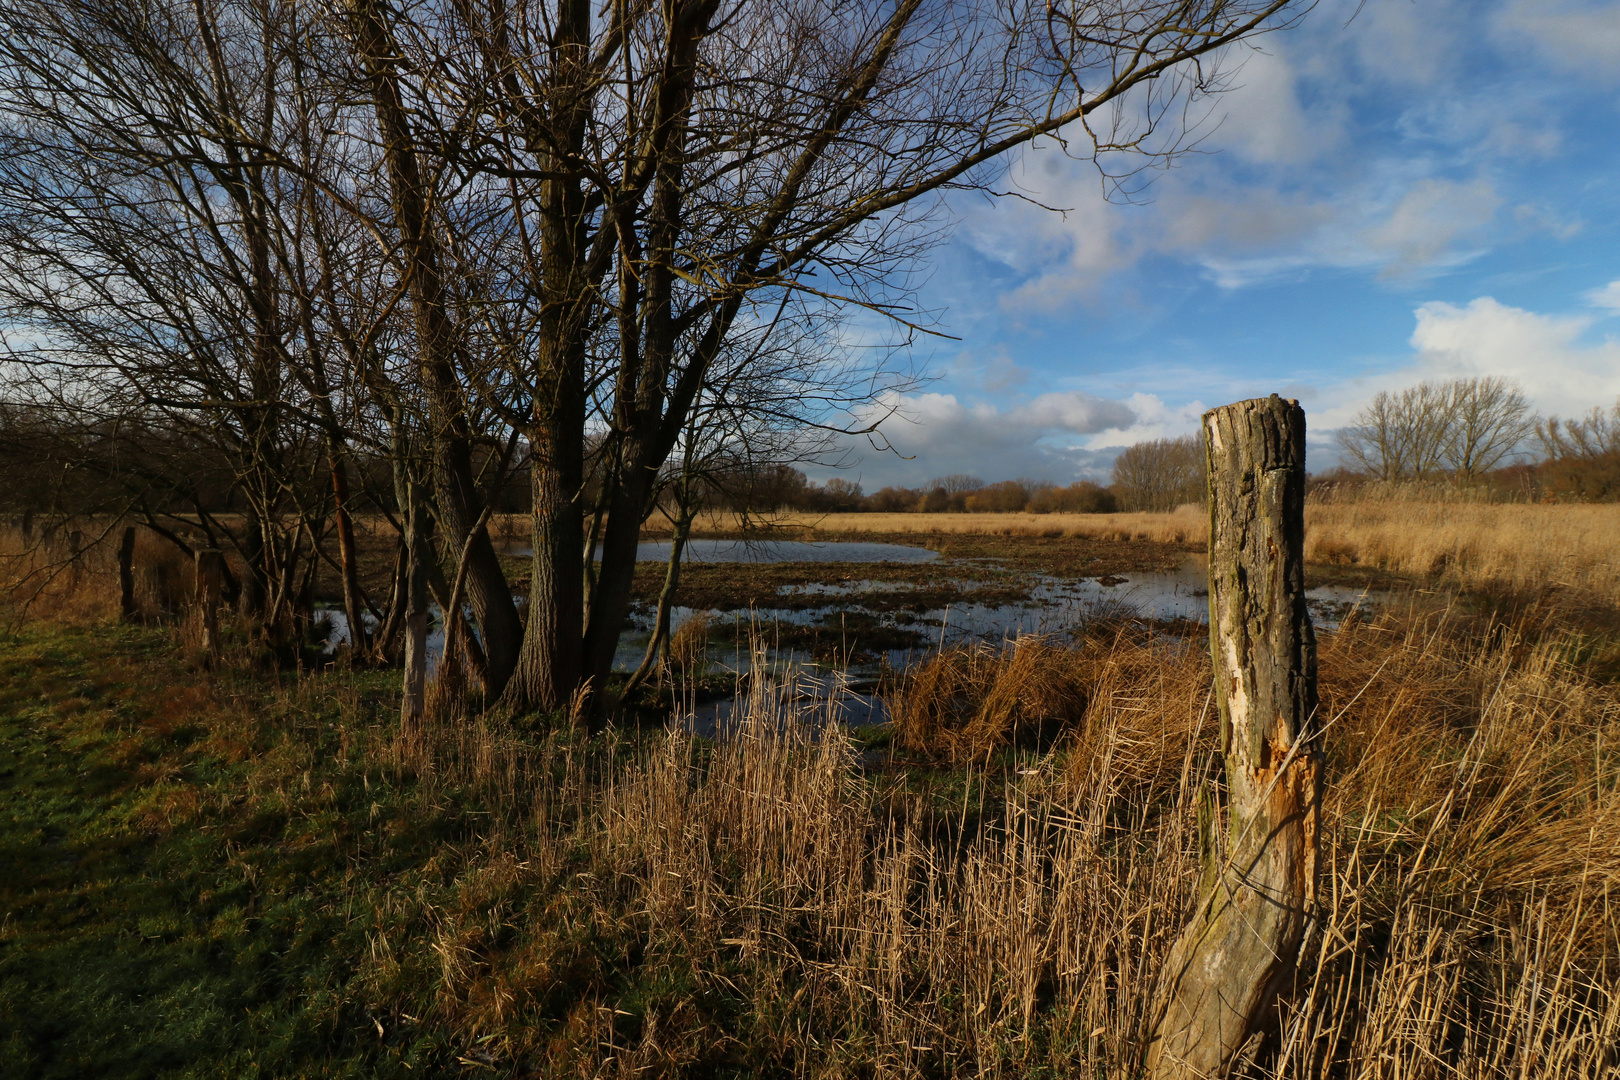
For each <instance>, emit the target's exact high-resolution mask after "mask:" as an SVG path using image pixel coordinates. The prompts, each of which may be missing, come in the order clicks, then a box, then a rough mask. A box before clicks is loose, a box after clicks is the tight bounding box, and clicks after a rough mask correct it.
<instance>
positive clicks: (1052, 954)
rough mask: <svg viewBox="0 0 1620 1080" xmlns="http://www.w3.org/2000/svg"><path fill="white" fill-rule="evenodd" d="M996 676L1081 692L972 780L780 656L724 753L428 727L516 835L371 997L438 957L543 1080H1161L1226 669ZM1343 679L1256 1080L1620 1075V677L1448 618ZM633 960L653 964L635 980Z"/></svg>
mask: <svg viewBox="0 0 1620 1080" xmlns="http://www.w3.org/2000/svg"><path fill="white" fill-rule="evenodd" d="M1032 646H1033V647H1034V649H1033V651H1024V650H1026V649H1030V648H1031V647H1032ZM1020 652H1024V655H1023V656H1022V657H1020ZM997 662H998V661H997V659H996V658H995V657H993V656H990V655H989V654H984V655H978V656H973V657H965V658H958V660H957V661H955V663H956V665H957V667H958V668H959V669H964V670H965V669H967V668H971V669H972V670H973V672H975V673H976V675H975V679H976V681H972V680H970V681H969V682H970V689H969V690H966V691H964V690H962V689H961V685H958V686H957V688H956V689H955V690H953V691H952V693H968V694H969V696H970V697H971V696H972V693H973V691H972V690H971V686H977V687H979V691H978V693H979V694H980V697H979V699H977V700H979V701H980V703H981V704H984V703H991V704H992V705H993V704H994V702H995V701H996V700H997V694H996V689H995V687H996V683H997V681H998V680H997V677H996V676H997V673H996V672H993V671H990V670H987V669H988V667H989V666H993V665H994V664H995V663H997ZM999 662H1001V663H1003V664H1005V665H1006V666H1007V668H1008V670H1009V671H1013V670H1016V671H1020V672H1026V673H1027V672H1029V671H1034V670H1036V669H1039V671H1040V672H1044V675H1042V677H1043V678H1044V679H1046V680H1047V681H1049V682H1054V684H1060V685H1065V686H1066V685H1070V684H1071V683H1072V682H1074V681H1076V680H1079V681H1083V682H1084V684H1085V694H1086V706H1085V709H1084V714H1083V717H1075V716H1070V717H1069V719H1068V722H1067V723H1066V724H1065V725H1064V729H1065V732H1066V734H1065V737H1064V738H1063V739H1062V740H1061V741H1059V743H1058V744H1057V745H1056V747H1054V748H1053V749H1052V750H1050V751H1047V752H1041V753H1033V752H1027V751H1026V752H1023V753H1019V752H1017V751H1016V750H1006V751H1005V752H1003V753H1002V754H1000V755H999V756H990V755H984V756H980V757H979V758H978V759H977V761H978V763H977V764H976V765H971V766H970V767H966V768H964V767H962V766H960V765H951V764H948V762H949V760H950V758H951V757H952V755H951V753H950V747H949V746H948V745H945V744H943V743H942V744H938V745H937V747H936V748H937V749H938V751H939V753H940V755H941V756H940V758H939V759H938V761H939V764H937V765H932V766H930V765H928V764H927V763H926V762H919V761H917V760H916V759H912V760H911V764H908V765H903V766H902V765H896V766H893V767H890V768H887V769H884V770H881V771H880V772H878V773H877V774H868V773H866V772H863V771H862V769H860V768H857V767H855V764H854V763H855V762H856V761H857V760H858V758H857V751H858V747H857V746H856V745H855V744H854V743H853V742H852V741H851V739H850V737H849V735H848V734H847V733H845V732H844V731H843V730H842V729H840V728H838V727H837V726H836V725H829V724H806V723H805V722H804V719H805V718H804V716H803V715H802V714H794V713H791V712H790V711H789V710H790V709H791V706H790V705H789V704H787V703H786V698H785V697H784V696H783V695H781V694H779V693H777V692H776V689H775V687H774V686H773V685H772V684H771V681H770V679H769V678H768V677H767V675H766V672H765V669H764V668H763V667H761V668H760V669H759V670H758V671H756V673H755V675H754V677H753V678H752V679H751V680H750V681H749V683H748V686H749V687H750V696H749V697H748V699H747V709H746V720H745V722H744V724H743V727H742V729H741V730H740V731H739V732H738V733H737V735H736V737H734V738H729V739H727V740H725V741H722V742H719V743H707V742H704V741H702V740H695V739H693V738H692V737H690V736H687V735H685V734H682V733H680V732H679V731H677V730H671V731H669V732H667V733H666V734H663V735H660V736H657V737H656V738H653V739H651V740H650V741H644V742H640V743H634V742H628V741H623V740H618V741H614V740H610V744H611V745H610V746H608V747H606V748H604V747H603V746H602V745H600V744H598V743H584V742H581V741H580V740H579V739H578V737H577V736H578V733H577V731H575V730H574V729H568V728H564V729H561V730H559V731H554V732H553V733H552V734H551V735H549V736H548V737H547V738H546V739H545V740H543V742H542V743H541V744H539V745H538V746H535V745H532V744H526V743H524V742H522V741H521V740H514V739H511V738H508V737H506V736H502V735H499V734H498V732H497V730H496V729H488V728H486V729H481V730H482V734H478V733H476V732H475V730H474V728H472V727H469V726H468V725H466V724H460V723H455V724H449V725H447V726H445V727H442V728H440V729H437V730H438V731H439V732H440V734H439V735H437V736H434V735H430V736H428V737H426V738H425V740H424V741H421V742H419V743H418V744H416V745H415V748H414V749H412V750H411V751H410V752H409V753H408V754H405V755H404V756H402V757H401V758H400V759H399V760H400V766H399V767H400V768H401V769H405V770H407V771H409V770H416V771H417V773H418V774H421V772H422V771H424V770H425V771H427V772H431V773H432V774H433V775H434V776H436V777H437V778H438V780H437V781H436V782H438V783H441V784H445V785H449V786H450V787H451V788H454V789H457V790H464V789H465V786H466V785H473V786H478V785H479V784H482V785H484V786H485V788H486V789H487V790H488V791H489V793H490V797H491V800H492V802H494V803H498V804H499V806H500V807H502V808H503V809H502V810H501V811H500V813H499V814H497V815H496V816H497V817H500V818H504V820H505V821H506V822H507V824H506V825H504V826H500V827H496V826H495V825H494V823H493V821H492V823H491V826H490V828H491V832H492V833H494V834H498V835H499V837H500V840H499V842H498V843H494V842H490V843H486V844H485V845H484V846H483V847H482V848H481V849H480V852H479V853H478V854H476V855H472V856H470V857H469V858H467V859H466V862H465V864H464V868H463V869H462V870H461V871H460V873H459V875H457V876H455V877H454V880H453V881H452V882H451V884H449V885H448V886H445V887H443V888H440V889H439V890H438V891H437V892H436V893H435V892H432V891H424V890H418V891H417V892H416V893H414V894H411V895H404V894H400V893H396V894H395V895H394V896H393V897H392V898H391V900H390V901H389V902H390V903H392V904H393V905H395V907H394V910H393V912H392V914H391V916H390V919H391V921H392V924H393V926H392V929H391V930H389V931H387V932H381V933H379V935H378V937H377V941H376V945H375V948H374V950H373V957H372V959H371V960H370V961H368V962H367V963H365V964H364V965H363V971H362V974H363V976H364V978H365V979H366V980H367V981H368V985H370V986H371V988H372V990H371V993H372V994H373V995H374V997H373V999H372V1007H374V1008H376V1009H378V1010H380V1011H386V1010H389V1009H394V1010H396V1011H397V1010H406V1002H405V1001H404V1000H403V999H400V1000H394V1001H390V1000H389V998H388V993H387V991H388V988H389V987H390V986H394V985H397V984H398V982H399V977H398V971H400V970H402V969H404V968H406V967H409V966H410V964H411V961H410V960H409V959H408V958H407V957H406V956H405V955H403V954H408V953H410V952H411V951H412V950H415V951H417V952H418V953H420V952H422V951H423V950H426V951H427V953H428V954H430V955H431V957H432V958H433V960H432V962H431V964H428V963H427V962H426V961H423V960H420V959H419V960H418V961H416V963H417V965H418V967H421V968H425V969H427V970H430V971H431V975H432V978H433V980H434V983H435V985H436V987H437V990H436V994H435V998H434V1005H433V1009H434V1016H435V1019H436V1020H437V1022H439V1023H441V1024H444V1025H446V1026H448V1027H450V1028H451V1029H453V1030H456V1031H459V1032H461V1033H463V1036H464V1037H465V1038H466V1039H468V1040H471V1041H475V1042H476V1045H478V1046H480V1047H483V1048H484V1051H482V1052H487V1053H489V1054H491V1055H493V1057H492V1058H491V1060H492V1061H499V1062H502V1063H507V1064H511V1065H513V1066H514V1067H516V1068H518V1069H519V1070H520V1071H522V1070H535V1071H538V1072H541V1073H544V1074H547V1075H593V1076H599V1075H624V1076H629V1075H632V1074H636V1073H641V1072H649V1071H650V1072H654V1073H658V1074H682V1073H689V1072H708V1071H712V1070H713V1069H716V1068H732V1069H741V1070H744V1071H750V1072H757V1073H761V1074H772V1075H805V1076H844V1075H851V1074H859V1075H871V1076H887V1075H893V1076H901V1075H905V1076H911V1075H918V1074H920V1073H921V1074H929V1075H944V1076H970V1075H971V1076H1028V1075H1045V1074H1048V1073H1050V1074H1053V1075H1058V1074H1062V1075H1087V1076H1099V1077H1127V1076H1134V1075H1137V1073H1136V1070H1137V1069H1138V1067H1139V1063H1140V1055H1141V1050H1142V1045H1143V1041H1144V1039H1145V1037H1146V1035H1147V1032H1148V1030H1149V1027H1150V1025H1151V1008H1152V1002H1153V1000H1154V994H1155V992H1156V988H1157V984H1158V979H1159V976H1160V964H1161V963H1162V961H1163V958H1164V956H1165V953H1166V950H1167V948H1168V946H1169V943H1170V941H1171V940H1172V939H1173V937H1174V935H1175V933H1176V932H1177V930H1178V929H1179V927H1180V925H1181V923H1182V920H1183V918H1184V916H1185V912H1186V909H1187V905H1188V903H1189V900H1190V895H1191V892H1190V890H1191V888H1192V884H1193V878H1194V874H1195V869H1196V868H1195V855H1194V850H1193V849H1194V844H1195V839H1194V829H1195V822H1196V810H1195V802H1196V799H1195V794H1194V793H1195V792H1196V791H1197V790H1198V788H1199V786H1200V784H1202V783H1205V782H1209V781H1213V780H1214V779H1216V777H1217V768H1216V763H1217V755H1216V746H1215V740H1216V733H1215V728H1216V726H1217V725H1216V722H1215V719H1214V718H1213V717H1212V715H1211V703H1210V697H1209V688H1208V678H1209V667H1208V662H1207V659H1206V657H1205V654H1204V649H1203V648H1202V647H1200V645H1198V644H1197V643H1189V642H1181V641H1177V640H1173V639H1169V640H1167V639H1159V638H1148V637H1142V636H1132V635H1130V634H1126V633H1121V634H1120V635H1119V636H1117V637H1114V638H1103V639H1098V638H1094V639H1092V640H1088V641H1086V642H1084V643H1082V644H1081V645H1080V646H1079V647H1078V648H1071V649H1064V650H1058V649H1057V648H1056V647H1055V646H1052V645H1050V644H1049V643H1048V644H1038V643H1033V642H1026V643H1023V644H1022V646H1021V647H1019V648H1013V649H1009V650H1007V651H1005V652H1004V653H1002V654H1001V659H1000V661H999ZM1064 664H1067V665H1068V672H1067V674H1064V673H1062V672H1059V671H1058V670H1057V669H1058V668H1059V667H1061V666H1062V665H1064ZM1060 676H1061V677H1060ZM927 685H928V684H926V682H924V681H915V680H914V681H913V682H911V683H910V684H909V686H907V685H902V687H901V689H900V690H899V691H898V693H901V694H905V693H908V692H909V693H913V694H916V693H922V692H927V691H926V686H927ZM962 685H969V684H962ZM1322 697H1323V715H1324V719H1325V722H1326V724H1327V747H1328V759H1329V768H1330V782H1329V795H1328V800H1327V805H1326V812H1325V829H1326V832H1325V852H1324V855H1325V858H1324V865H1325V867H1326V870H1325V880H1324V882H1323V895H1324V903H1323V907H1322V909H1321V911H1320V912H1319V917H1318V919H1317V921H1316V923H1315V924H1314V925H1313V928H1312V931H1311V935H1310V937H1309V939H1308V941H1307V944H1306V947H1305V950H1304V955H1303V959H1302V965H1301V976H1300V978H1299V980H1298V983H1297V985H1296V986H1295V987H1294V988H1293V989H1292V991H1291V992H1290V993H1288V994H1287V995H1286V996H1285V997H1284V999H1283V1000H1282V1001H1280V1002H1279V1004H1278V1009H1277V1016H1276V1025H1275V1029H1274V1030H1273V1032H1272V1034H1271V1036H1270V1037H1269V1039H1268V1041H1267V1042H1266V1043H1265V1044H1264V1045H1263V1046H1262V1047H1261V1048H1260V1050H1259V1052H1258V1053H1257V1054H1256V1056H1255V1057H1254V1058H1253V1060H1251V1061H1249V1062H1248V1063H1247V1064H1246V1065H1245V1067H1244V1070H1243V1071H1244V1072H1245V1073H1246V1074H1247V1075H1252V1076H1277V1077H1284V1076H1286V1077H1318V1076H1320V1077H1328V1076H1333V1077H1404V1076H1411V1077H1418V1076H1442V1075H1444V1076H1505V1075H1521V1076H1538V1077H1540V1076H1546V1077H1597V1076H1604V1075H1612V1074H1613V1072H1614V1070H1615V1069H1617V1068H1620V1050H1617V1047H1620V919H1617V917H1616V913H1615V908H1614V898H1615V896H1617V895H1620V843H1617V842H1616V840H1615V839H1614V838H1615V837H1616V836H1617V835H1620V757H1617V755H1616V753H1615V749H1614V747H1615V746H1616V738H1617V736H1620V694H1617V693H1616V691H1615V689H1614V688H1613V687H1612V686H1607V685H1603V684H1600V683H1597V682H1595V681H1593V680H1591V679H1589V678H1588V677H1587V676H1586V675H1584V674H1583V673H1582V671H1581V670H1579V669H1578V668H1577V667H1575V666H1573V665H1572V664H1571V663H1570V661H1569V658H1568V651H1567V649H1566V648H1565V647H1564V646H1563V645H1562V644H1561V643H1560V642H1559V641H1558V640H1557V639H1556V638H1548V639H1546V640H1543V641H1541V642H1539V643H1532V642H1530V641H1529V640H1527V639H1520V638H1519V637H1518V636H1516V634H1515V633H1514V632H1513V631H1512V630H1511V629H1509V628H1505V627H1501V626H1497V627H1495V628H1493V629H1491V630H1490V631H1489V632H1483V633H1481V632H1479V628H1477V627H1467V626H1463V625H1462V624H1459V623H1456V622H1454V621H1452V620H1451V619H1450V617H1449V616H1447V615H1445V614H1444V613H1440V614H1430V615H1427V616H1421V615H1413V614H1407V615H1391V616H1387V617H1384V618H1382V619H1380V620H1378V621H1375V622H1370V623H1365V624H1355V625H1351V626H1349V627H1347V628H1345V629H1344V630H1341V631H1340V632H1338V633H1336V634H1333V635H1329V636H1327V637H1326V638H1325V639H1324V645H1323V650H1322ZM1066 700H1067V701H1069V703H1071V704H1072V699H1066ZM1003 704H1005V702H1003ZM1046 704H1049V703H1046ZM896 706H897V709H898V710H899V711H902V712H903V711H904V710H905V709H906V708H908V707H912V708H915V707H916V703H912V704H911V705H910V706H908V704H907V703H906V702H904V701H899V702H896ZM996 707H997V708H999V707H1000V706H996ZM1045 707H1046V705H1045V704H1043V703H1042V699H1040V698H1039V697H1038V696H1037V697H1035V698H1031V699H1029V700H1028V701H1026V702H1025V703H1024V704H1023V705H1022V706H1018V705H1016V703H1015V704H1014V705H1013V706H1012V707H1011V711H1012V712H1014V713H1019V712H1020V711H1021V713H1022V715H1021V719H1022V721H1024V722H1039V721H1040V720H1041V719H1042V717H1041V716H1039V715H1038V714H1039V713H1040V712H1042V711H1043V710H1044V709H1045ZM970 711H971V710H970ZM974 715H981V714H979V713H975V714H974ZM812 733H815V734H814V737H812ZM436 740H437V741H436ZM492 741H493V742H492ZM1002 745H1003V746H1005V745H1007V744H1006V743H1005V742H1003V743H1002ZM1009 755H1010V756H1009ZM480 777H483V778H484V779H482V780H480V779H479V778H480ZM463 797H464V796H463ZM581 935H583V936H584V939H585V940H588V941H590V942H593V944H591V945H590V947H589V948H588V949H585V950H584V951H585V952H586V953H589V954H590V955H591V956H593V957H595V959H592V960H590V961H588V962H587V961H586V960H583V959H581V946H580V944H579V942H580V940H581ZM604 942H606V943H607V944H604ZM615 950H618V952H617V953H615ZM604 951H605V952H607V953H609V954H615V955H621V956H622V957H630V956H632V955H633V956H634V957H635V958H636V959H635V970H636V973H637V974H636V977H635V980H634V984H635V986H636V989H635V990H634V991H633V992H631V993H629V994H628V995H627V993H626V991H625V989H624V984H625V975H624V969H623V968H622V967H618V966H615V964H614V963H606V964H604V962H603V961H602V960H601V955H602V954H603V952H604ZM622 962H623V963H628V961H627V960H626V961H622ZM565 986H566V987H568V988H567V989H564V987H565ZM632 998H633V1003H632V1001H631V999H632ZM716 1003H723V1004H716ZM406 1011H408V1010H406ZM539 1016H551V1017H553V1018H554V1019H553V1021H552V1022H551V1023H550V1024H549V1025H548V1024H539V1023H536V1022H535V1020H534V1018H535V1017H539Z"/></svg>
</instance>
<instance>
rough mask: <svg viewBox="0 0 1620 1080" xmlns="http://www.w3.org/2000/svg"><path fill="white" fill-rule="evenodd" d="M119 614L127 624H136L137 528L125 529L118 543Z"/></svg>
mask: <svg viewBox="0 0 1620 1080" xmlns="http://www.w3.org/2000/svg"><path fill="white" fill-rule="evenodd" d="M118 612H119V617H120V618H121V619H123V620H124V621H125V622H134V621H135V616H136V615H137V614H139V613H138V612H137V611H136V608H135V526H133V525H127V526H125V527H124V535H123V537H122V538H120V539H119V541H118Z"/></svg>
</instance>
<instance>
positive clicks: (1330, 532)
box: [1305, 499, 1620, 604]
mask: <svg viewBox="0 0 1620 1080" xmlns="http://www.w3.org/2000/svg"><path fill="white" fill-rule="evenodd" d="M1305 545H1306V546H1305V557H1306V558H1307V559H1308V560H1311V561H1316V562H1330V563H1354V564H1359V565H1363V566H1373V567H1377V568H1379V569H1384V570H1394V571H1398V572H1401V573H1408V574H1418V575H1426V576H1431V577H1438V578H1440V579H1441V580H1443V581H1446V582H1448V583H1451V584H1456V585H1461V586H1464V587H1480V586H1487V585H1489V586H1495V587H1505V588H1510V589H1515V590H1539V589H1544V588H1549V587H1557V588H1565V589H1575V590H1579V591H1582V592H1587V593H1590V594H1592V595H1594V596H1596V597H1599V598H1601V599H1602V600H1603V601H1605V602H1607V603H1610V604H1616V603H1620V504H1613V503H1610V504H1589V505H1588V504H1572V505H1554V504H1540V503H1531V504H1523V503H1519V504H1514V503H1495V504H1492V503H1468V502H1416V501H1410V500H1405V499H1386V500H1373V499H1364V500H1360V501H1355V502H1316V503H1311V504H1308V505H1307V506H1306V508H1305Z"/></svg>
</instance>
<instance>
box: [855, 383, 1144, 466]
mask: <svg viewBox="0 0 1620 1080" xmlns="http://www.w3.org/2000/svg"><path fill="white" fill-rule="evenodd" d="M1134 400H1135V399H1133V402H1134ZM878 408H880V409H881V410H883V411H890V410H893V412H894V415H893V416H892V417H891V418H890V419H889V420H888V421H887V422H885V423H884V424H883V428H882V432H883V435H884V437H885V438H887V439H888V441H889V443H890V444H891V445H892V446H893V448H894V450H895V451H896V453H893V454H889V453H878V454H874V453H870V452H867V451H866V449H865V448H862V450H861V461H860V464H859V466H858V468H857V470H856V472H857V474H858V475H859V477H860V479H861V482H862V483H863V484H864V485H865V486H866V488H867V490H869V491H870V490H874V489H876V488H878V487H881V486H883V485H885V484H907V485H913V486H915V485H918V484H921V483H923V482H924V481H925V480H927V479H929V478H930V477H934V476H942V475H945V474H947V473H972V474H974V475H976V476H980V477H983V478H984V479H986V480H991V481H994V480H1005V479H1009V478H1013V477H1019V476H1027V477H1033V478H1036V479H1050V480H1056V481H1060V482H1063V483H1067V482H1069V481H1071V480H1074V479H1078V478H1081V477H1084V476H1097V475H1106V473H1107V468H1108V465H1109V464H1110V463H1111V462H1112V460H1113V454H1112V453H1108V452H1102V453H1098V452H1096V451H1094V450H1092V449H1091V448H1090V447H1087V446H1084V445H1081V443H1082V442H1083V441H1084V440H1085V439H1086V437H1087V436H1091V435H1095V434H1096V433H1099V432H1108V431H1117V430H1121V429H1128V428H1130V427H1132V426H1133V425H1134V424H1135V423H1136V422H1137V416H1136V413H1135V412H1134V410H1133V407H1132V404H1129V403H1126V402H1121V401H1115V400H1111V399H1109V398H1102V397H1097V396H1094V395H1092V394H1086V393H1083V392H1080V391H1053V392H1051V393H1046V394H1041V395H1038V396H1036V397H1034V398H1031V399H1029V400H1027V401H1021V402H1016V403H1013V404H1011V405H1006V406H999V405H996V404H993V403H991V402H987V401H977V402H970V401H964V400H962V399H961V398H959V397H957V396H956V395H955V394H937V393H924V394H908V395H906V396H904V397H897V396H890V397H888V398H886V399H884V400H883V401H881V402H880V403H879V404H878ZM842 475H845V476H849V475H850V474H849V473H848V472H847V471H846V472H844V473H843V474H842Z"/></svg>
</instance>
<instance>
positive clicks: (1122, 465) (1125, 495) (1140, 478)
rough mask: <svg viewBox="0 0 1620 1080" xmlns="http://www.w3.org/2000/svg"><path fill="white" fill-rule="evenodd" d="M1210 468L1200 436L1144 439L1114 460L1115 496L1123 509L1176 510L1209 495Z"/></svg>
mask: <svg viewBox="0 0 1620 1080" xmlns="http://www.w3.org/2000/svg"><path fill="white" fill-rule="evenodd" d="M1206 470H1207V466H1206V464H1205V458H1204V448H1203V445H1202V444H1201V443H1200V442H1199V439H1198V437H1197V436H1196V435H1183V436H1182V437H1181V438H1179V439H1152V440H1150V441H1148V442H1140V443H1137V444H1136V445H1135V446H1130V447H1127V448H1126V449H1125V450H1124V451H1122V452H1121V453H1120V455H1119V457H1117V458H1115V459H1114V474H1113V487H1114V495H1115V497H1116V498H1117V499H1118V500H1119V504H1120V508H1121V509H1123V510H1152V511H1159V512H1164V511H1167V510H1174V509H1175V508H1176V507H1178V506H1180V505H1181V504H1183V503H1190V502H1201V501H1202V500H1203V499H1204V498H1205V494H1206V489H1207V483H1206V481H1205V479H1204V477H1205V474H1206Z"/></svg>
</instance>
